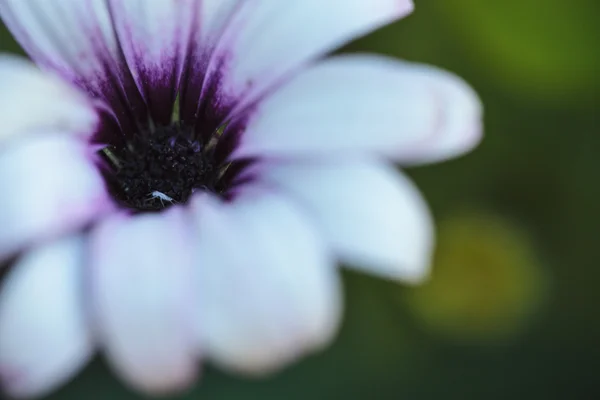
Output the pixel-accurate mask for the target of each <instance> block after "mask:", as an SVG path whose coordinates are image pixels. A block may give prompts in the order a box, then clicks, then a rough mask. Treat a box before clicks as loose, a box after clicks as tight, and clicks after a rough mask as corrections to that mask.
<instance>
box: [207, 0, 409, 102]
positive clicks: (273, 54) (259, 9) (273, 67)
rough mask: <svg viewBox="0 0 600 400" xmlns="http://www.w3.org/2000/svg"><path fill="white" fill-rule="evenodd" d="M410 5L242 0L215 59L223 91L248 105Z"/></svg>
mask: <svg viewBox="0 0 600 400" xmlns="http://www.w3.org/2000/svg"><path fill="white" fill-rule="evenodd" d="M412 9H413V3H412V1H411V0H353V1H348V0H328V1H323V0H302V1H281V0H263V1H260V0H258V1H252V0H250V1H246V2H245V3H243V4H242V6H241V7H239V10H238V11H237V13H236V14H235V17H234V18H233V19H232V21H231V22H230V23H229V24H228V26H227V31H226V32H225V33H224V35H223V37H222V39H221V46H220V47H219V49H218V50H217V53H216V54H215V57H214V58H213V60H214V61H216V62H217V63H218V65H219V69H218V70H217V71H216V72H217V73H216V74H215V75H214V76H213V78H215V79H218V80H220V79H222V80H223V82H222V87H223V94H224V96H227V97H232V98H235V99H237V101H239V102H241V105H243V104H248V101H251V100H255V99H256V98H257V96H259V95H260V94H262V93H264V92H265V90H267V89H268V88H271V87H272V86H273V85H274V84H277V83H279V82H280V81H281V80H282V79H284V78H286V77H288V76H289V75H290V74H291V73H294V72H296V71H297V70H298V69H299V68H300V67H302V66H304V65H305V64H307V63H308V62H311V61H313V60H315V59H317V58H318V57H320V56H322V55H324V54H326V53H328V52H330V51H332V50H334V49H336V48H338V47H341V46H342V45H344V44H345V43H347V42H349V41H351V40H352V39H355V38H356V37H359V36H362V35H364V34H367V33H369V32H372V31H374V30H376V29H377V28H379V27H381V26H383V25H385V24H388V23H391V22H393V21H395V20H397V19H399V18H401V17H403V16H405V15H407V14H408V13H410V12H411V11H412Z"/></svg>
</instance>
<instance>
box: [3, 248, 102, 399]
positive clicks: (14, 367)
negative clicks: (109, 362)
mask: <svg viewBox="0 0 600 400" xmlns="http://www.w3.org/2000/svg"><path fill="white" fill-rule="evenodd" d="M83 246H84V241H83V240H82V239H81V238H79V237H77V238H68V239H63V240H60V241H58V242H54V243H52V244H49V245H46V246H43V247H40V248H37V249H35V250H33V251H32V252H30V253H28V254H27V255H25V256H24V257H23V259H21V260H20V261H19V262H17V263H16V264H15V265H14V266H13V268H14V269H13V270H12V271H11V272H10V273H9V274H8V276H7V278H6V281H5V282H4V284H3V288H2V291H1V292H0V377H1V379H2V384H3V386H4V389H5V390H6V391H7V392H8V394H10V395H12V396H18V397H31V396H42V395H44V394H46V393H49V392H51V391H52V390H54V389H55V388H56V387H58V386H60V385H62V384H64V383H65V382H67V381H68V380H69V379H71V378H72V377H73V376H74V375H75V374H76V373H77V372H78V371H79V369H80V368H82V367H83V366H84V365H85V364H86V363H87V361H88V360H89V359H90V357H91V356H92V353H93V343H92V339H91V334H90V331H89V330H88V327H87V321H86V318H85V310H84V299H83V298H82V296H83V293H84V292H83V287H82V285H83V284H84V276H83V273H82V272H83V269H82V267H83V258H84V255H83V251H82V250H83Z"/></svg>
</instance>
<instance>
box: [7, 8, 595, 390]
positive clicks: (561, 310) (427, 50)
mask: <svg viewBox="0 0 600 400" xmlns="http://www.w3.org/2000/svg"><path fill="white" fill-rule="evenodd" d="M415 2H416V6H417V11H416V13H415V14H413V15H412V16H411V17H409V18H408V19H405V20H403V21H400V22H398V23H396V24H394V25H392V26H389V27H386V28H385V29H382V30H380V31H378V32H376V33H374V34H372V35H370V36H369V37H366V38H364V39H361V40H359V41H357V42H355V43H353V44H351V45H350V46H348V47H347V48H346V49H344V50H343V51H369V52H378V53H384V54H389V55H393V56H396V57H401V58H405V59H408V60H414V61H419V62H425V63H430V64H434V65H437V66H441V67H444V68H447V69H449V70H452V71H454V72H456V73H457V74H459V75H461V76H462V77H464V78H465V79H466V80H467V81H468V82H470V83H471V84H472V85H473V86H474V87H475V88H476V89H477V91H478V92H479V93H480V95H481V97H482V99H483V101H484V104H485V107H486V136H485V140H484V142H483V144H482V145H481V147H480V148H479V149H478V150H477V151H475V152H474V153H472V154H470V155H468V156H466V157H463V158H461V159H459V160H454V161H451V162H447V163H444V164H440V165H435V166H429V167H423V168H414V169H411V170H410V171H408V172H409V174H410V175H411V176H412V177H414V179H415V181H416V182H417V184H418V185H419V187H420V188H421V189H422V191H423V192H424V193H425V196H426V197H427V199H428V201H429V202H430V204H431V207H432V209H433V212H434V214H435V216H436V219H437V221H438V225H439V232H438V250H437V253H436V257H435V266H434V272H433V278H432V280H431V282H429V283H428V284H426V285H424V286H422V287H418V288H408V287H405V286H402V285H398V284H396V283H391V282H384V281H380V280H377V279H374V278H370V277H367V276H363V275H358V274H355V273H345V276H344V279H345V282H346V294H347V308H346V317H345V322H344V326H343V328H342V330H341V332H340V334H339V337H338V339H337V341H336V342H335V343H334V344H333V345H332V346H331V347H330V348H329V349H328V350H327V351H325V352H323V353H321V354H318V355H316V356H313V357H310V358H308V359H305V360H304V361H302V362H300V363H299V364H296V365H295V366H292V367H291V368H288V369H286V370H285V371H283V372H281V373H280V374H278V375H276V376H273V377H271V378H269V379H266V380H243V379H239V378H236V377H232V376H228V375H226V374H223V373H222V372H220V371H218V370H215V369H211V368H210V367H208V368H207V369H206V370H205V372H204V376H203V379H202V382H201V384H200V385H199V386H198V388H197V389H195V391H194V392H193V393H190V394H188V395H186V396H183V397H180V398H181V399H195V398H199V399H200V398H202V399H271V398H273V399H280V398H286V399H306V398H311V399H335V398H345V399H363V398H381V399H414V400H421V399H423V400H425V399H440V398H450V399H486V400H491V399H507V398H510V399H600V381H599V380H598V378H597V376H596V375H597V372H598V371H599V370H600V368H599V367H600V346H599V345H600V323H598V322H599V319H598V314H599V313H598V305H599V304H600V290H599V285H598V283H599V282H600V280H599V279H598V278H600V269H599V268H598V261H597V260H598V256H597V254H598V249H599V246H598V239H599V237H600V235H599V232H600V231H599V229H598V227H599V226H600V212H599V207H598V206H597V203H598V199H599V194H600V193H599V192H598V189H597V186H596V185H597V184H598V177H599V173H600V131H599V124H598V111H599V108H598V104H600V102H599V101H598V100H600V99H599V98H600V96H599V94H600V79H599V78H598V72H599V71H600V51H599V50H600V46H599V45H598V38H600V24H599V23H598V20H599V19H600V18H599V17H600V2H599V1H598V0H571V1H570V2H567V1H564V0H503V1H485V0H416V1H415ZM0 50H2V51H12V52H19V48H18V46H17V45H16V44H15V43H14V41H12V39H11V38H10V36H9V35H8V34H7V33H6V31H5V30H4V28H2V27H1V26H0ZM136 398H138V397H136V396H135V395H133V394H131V393H129V392H127V390H126V389H124V388H123V387H121V386H120V385H119V384H118V383H117V382H116V381H115V380H114V378H112V377H111V376H110V374H109V372H107V369H106V368H105V367H104V366H103V364H102V363H101V362H96V363H95V364H94V365H92V366H91V367H90V368H88V369H87V370H86V372H85V373H84V374H83V375H82V376H80V377H79V378H78V379H77V380H76V381H75V382H74V383H72V384H71V385H69V386H68V387H66V388H64V389H63V390H62V391H60V392H58V393H56V394H54V395H53V396H52V397H51V399H52V400H58V399H77V400H80V399H102V400H106V399H117V400H120V399H136Z"/></svg>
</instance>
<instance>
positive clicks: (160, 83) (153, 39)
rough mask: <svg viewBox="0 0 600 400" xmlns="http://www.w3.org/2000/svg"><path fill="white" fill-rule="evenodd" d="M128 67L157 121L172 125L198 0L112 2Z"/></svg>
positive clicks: (114, 18) (115, 21) (196, 13)
mask: <svg viewBox="0 0 600 400" xmlns="http://www.w3.org/2000/svg"><path fill="white" fill-rule="evenodd" d="M109 4H110V8H111V13H112V16H113V20H114V23H115V28H116V30H117V33H118V37H119V43H120V44H121V46H122V48H123V51H124V53H125V57H126V59H127V62H128V65H129V67H130V69H131V71H132V73H133V77H134V79H135V81H136V83H137V85H138V88H139V89H140V91H141V92H142V93H143V95H144V98H145V99H146V103H147V104H148V106H149V107H150V110H151V112H152V116H153V118H154V121H155V122H157V123H158V124H163V125H166V124H169V123H170V122H171V114H172V110H173V103H174V101H175V96H176V94H177V89H178V87H179V79H180V78H181V74H182V72H183V67H184V63H185V61H186V56H187V52H188V51H189V48H190V39H191V35H192V32H193V31H194V30H195V29H193V28H194V27H195V26H197V25H198V22H197V21H196V19H197V18H198V17H199V14H200V3H199V1H198V0H179V1H164V0H129V1H122V0H109Z"/></svg>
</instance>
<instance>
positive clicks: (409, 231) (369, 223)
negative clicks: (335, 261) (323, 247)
mask: <svg viewBox="0 0 600 400" xmlns="http://www.w3.org/2000/svg"><path fill="white" fill-rule="evenodd" d="M262 174H263V179H267V180H268V181H270V182H271V183H274V184H276V185H277V186H279V187H280V188H282V189H284V190H286V191H287V192H288V193H290V194H291V195H293V196H294V197H295V198H297V199H298V201H299V202H300V204H302V205H303V206H304V207H306V208H307V210H308V211H309V212H310V213H311V214H312V216H313V217H314V218H315V220H316V222H317V224H318V226H319V228H320V229H321V231H322V232H323V233H324V237H325V238H326V240H327V241H328V242H329V244H330V245H331V246H332V248H333V249H334V250H335V252H336V253H337V254H338V256H339V257H340V258H341V260H342V261H344V262H345V263H347V264H348V265H349V266H350V267H352V268H356V269H360V270H363V271H366V272H369V273H373V274H376V275H380V276H383V277H386V278H391V279H398V280H402V281H407V282H419V281H421V280H423V279H424V278H425V277H427V275H428V273H429V262H430V256H431V252H432V247H433V221H432V217H431V215H430V213H429V210H428V208H427V205H426V203H425V201H424V200H423V198H422V197H421V195H420V193H419V192H418V190H417V189H416V188H415V186H414V185H413V184H412V182H410V180H409V179H407V178H406V177H405V176H404V175H402V174H400V173H399V171H397V170H396V169H395V168H393V167H392V166H391V165H388V164H385V163H382V162H378V161H374V160H349V161H340V162H337V161H331V162H314V161H313V162H310V163H309V162H305V163H288V164H269V165H268V168H265V170H264V171H263V173H262Z"/></svg>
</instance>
